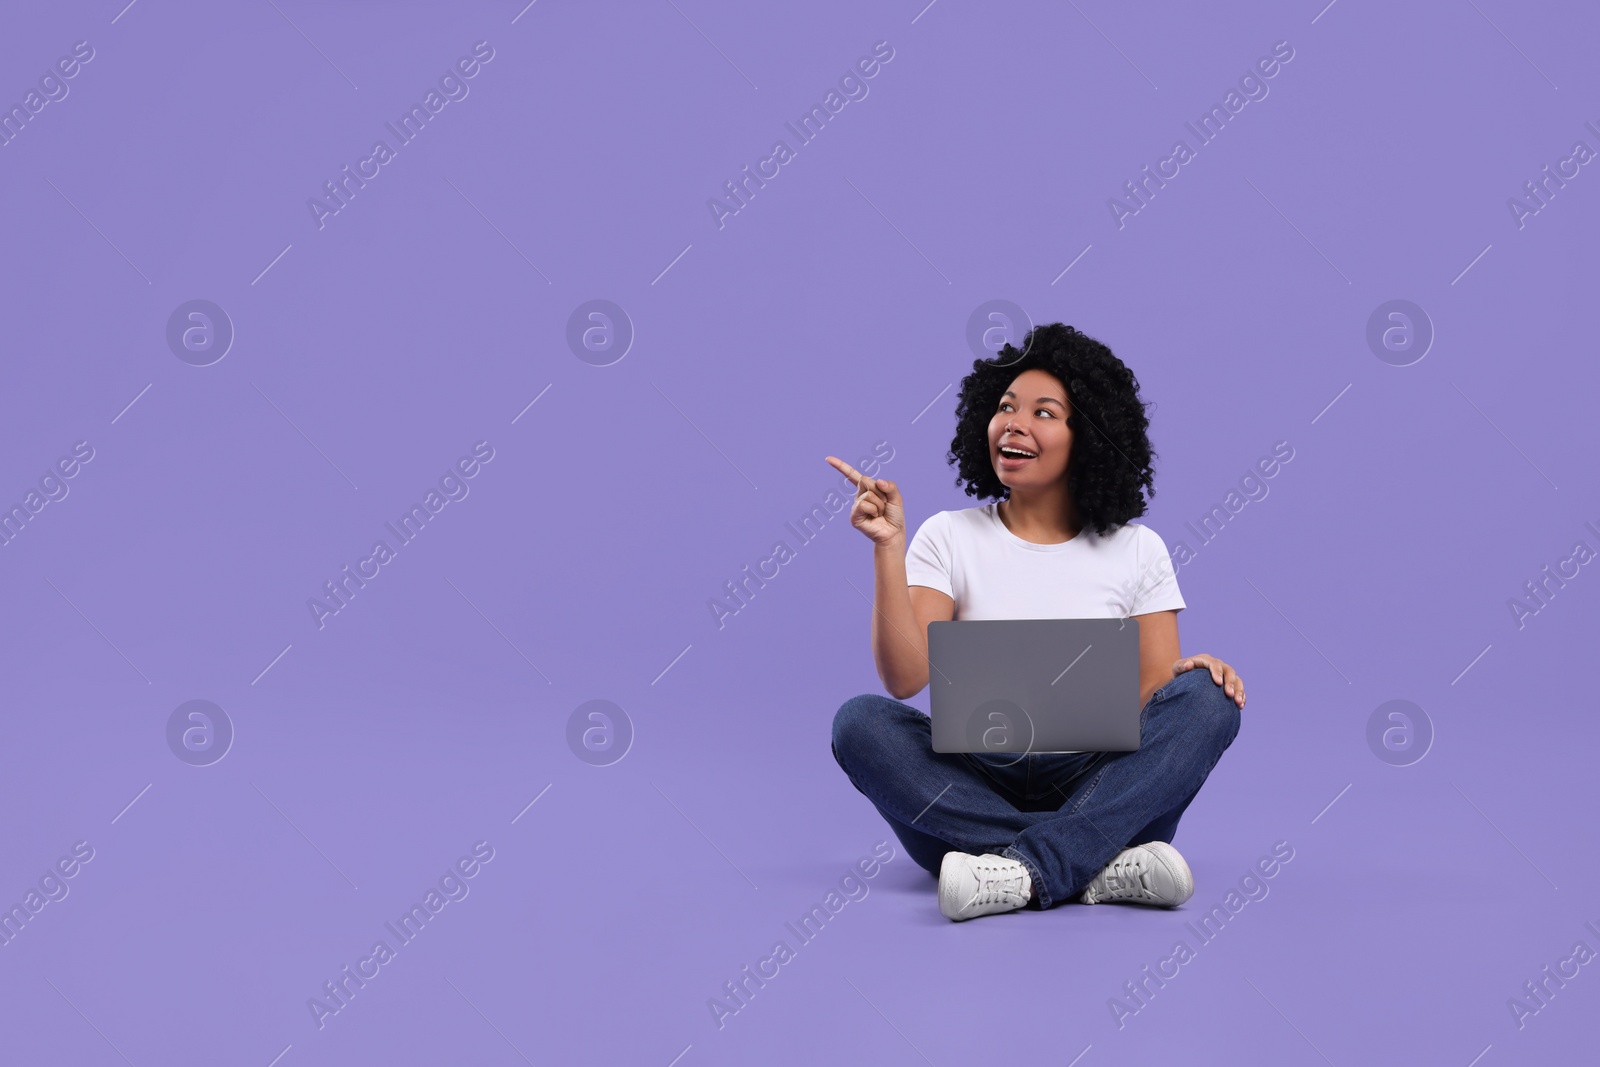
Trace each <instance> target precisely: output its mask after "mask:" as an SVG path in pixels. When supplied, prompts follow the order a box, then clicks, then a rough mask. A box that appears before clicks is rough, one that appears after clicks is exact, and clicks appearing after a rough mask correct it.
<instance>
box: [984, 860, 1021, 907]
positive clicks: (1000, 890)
mask: <svg viewBox="0 0 1600 1067" xmlns="http://www.w3.org/2000/svg"><path fill="white" fill-rule="evenodd" d="M1000 870H1001V867H1000V865H999V864H997V863H980V864H978V865H977V869H976V870H975V871H974V872H973V873H974V874H976V875H977V876H978V892H977V894H976V895H975V896H974V897H973V898H972V903H974V904H1000V903H1003V902H1009V901H1011V900H1015V899H1016V898H1018V897H1020V896H1022V874H1023V872H1022V871H1017V872H1016V873H1015V874H999V873H998V872H999V871H1000Z"/></svg>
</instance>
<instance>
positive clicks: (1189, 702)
mask: <svg viewBox="0 0 1600 1067" xmlns="http://www.w3.org/2000/svg"><path fill="white" fill-rule="evenodd" d="M1239 718H1240V717H1239V706H1238V705H1237V704H1235V703H1234V701H1233V697H1231V696H1229V695H1227V693H1225V692H1224V691H1223V689H1222V686H1220V685H1218V684H1217V683H1216V682H1213V681H1212V680H1211V672H1210V671H1208V670H1206V669H1205V668H1203V667H1202V668H1196V669H1193V670H1188V671H1184V672H1183V673H1182V674H1179V675H1178V676H1177V677H1176V678H1174V679H1173V680H1172V681H1170V682H1168V683H1167V684H1166V685H1165V686H1163V687H1161V688H1160V689H1158V690H1156V691H1155V692H1154V693H1153V694H1151V696H1150V700H1149V701H1148V702H1147V703H1146V704H1145V706H1144V708H1143V709H1142V710H1141V711H1140V712H1139V748H1138V749H1137V750H1136V751H1133V752H1039V753H1028V754H1026V755H1019V754H1017V753H985V752H978V753H965V752H963V753H946V752H935V751H933V733H932V726H931V723H932V720H931V719H929V718H928V716H926V715H924V714H923V713H922V712H920V711H918V710H917V709H916V708H913V707H911V706H910V705H908V704H902V703H901V702H900V701H898V700H891V699H890V698H889V697H886V696H882V695H880V694H876V693H866V694H863V695H861V696H857V697H852V698H851V699H849V700H847V701H845V702H844V704H843V706H841V707H840V708H839V711H838V714H836V715H835V716H834V717H833V758H834V759H835V760H837V761H838V763H839V766H840V767H841V768H843V769H844V772H845V774H846V775H848V776H849V778H850V782H851V784H852V785H854V786H855V787H856V789H858V790H860V792H861V793H862V794H863V795H864V796H866V798H867V799H868V800H870V801H872V803H873V806H874V807H876V808H877V809H878V812H879V814H881V815H882V816H883V817H884V819H885V820H887V821H888V823H889V826H890V828H891V829H892V830H894V833H895V836H896V837H898V838H899V839H900V843H901V844H903V845H904V846H905V849H906V852H907V854H908V855H910V856H911V858H912V859H913V860H915V861H916V862H917V864H918V865H919V866H921V867H923V868H924V869H926V870H927V871H929V872H930V873H932V874H935V875H937V874H938V873H939V865H940V863H941V862H942V861H943V859H944V854H945V853H946V852H952V851H954V852H968V853H972V854H973V855H982V854H983V853H997V854H999V855H1002V856H1006V857H1009V858H1011V859H1014V860H1020V861H1021V862H1022V863H1023V865H1024V866H1026V867H1027V869H1028V875H1029V876H1030V877H1031V878H1032V879H1033V886H1034V890H1035V891H1036V892H1037V893H1038V904H1039V907H1041V908H1049V907H1052V906H1054V905H1056V904H1060V903H1063V902H1065V901H1067V900H1071V899H1072V898H1073V897H1075V896H1076V895H1077V894H1079V893H1080V892H1082V891H1083V887H1084V886H1086V885H1088V884H1089V882H1090V881H1092V880H1093V879H1094V877H1095V876H1096V875H1097V874H1099V873H1100V871H1101V870H1102V869H1104V868H1105V865H1106V864H1107V863H1109V862H1111V859H1112V857H1113V856H1115V855H1116V854H1117V853H1119V852H1121V851H1122V850H1123V849H1125V848H1129V847H1131V846H1133V845H1141V844H1144V843H1145V842H1147V841H1166V842H1169V843H1170V842H1171V841H1172V835H1173V833H1174V831H1176V830H1177V827H1178V820H1179V819H1180V818H1181V817H1182V816H1183V812H1184V809H1185V808H1187V807H1188V806H1189V803H1190V801H1192V800H1194V798H1195V795H1196V794H1197V793H1199V791H1200V786H1201V785H1202V784H1204V782H1205V780H1206V776H1207V775H1209V774H1210V773H1211V768H1212V767H1215V766H1216V765H1217V761H1218V760H1219V759H1221V758H1222V753H1223V751H1224V750H1226V749H1227V747H1228V746H1229V745H1230V744H1232V743H1233V739H1234V737H1235V735H1237V734H1238V732H1239Z"/></svg>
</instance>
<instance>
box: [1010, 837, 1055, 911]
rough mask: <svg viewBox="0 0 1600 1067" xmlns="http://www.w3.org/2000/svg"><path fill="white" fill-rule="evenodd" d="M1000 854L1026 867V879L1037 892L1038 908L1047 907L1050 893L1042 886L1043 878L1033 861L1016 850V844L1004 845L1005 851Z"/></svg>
mask: <svg viewBox="0 0 1600 1067" xmlns="http://www.w3.org/2000/svg"><path fill="white" fill-rule="evenodd" d="M1000 855H1002V856H1004V857H1005V858H1006V859H1010V860H1016V861H1017V862H1018V863H1020V864H1022V866H1023V867H1024V868H1026V869H1027V872H1028V880H1029V881H1031V882H1032V883H1033V889H1034V892H1036V893H1038V894H1039V907H1040V908H1048V907H1050V906H1051V901H1050V894H1049V892H1048V891H1047V890H1046V889H1045V887H1044V879H1043V878H1042V877H1041V876H1040V874H1039V869H1038V868H1037V867H1035V866H1034V863H1033V861H1032V860H1030V859H1029V858H1028V857H1027V856H1024V855H1023V854H1022V853H1021V852H1019V851H1018V850H1017V846H1016V845H1007V846H1006V847H1005V851H1003V852H1001V853H1000Z"/></svg>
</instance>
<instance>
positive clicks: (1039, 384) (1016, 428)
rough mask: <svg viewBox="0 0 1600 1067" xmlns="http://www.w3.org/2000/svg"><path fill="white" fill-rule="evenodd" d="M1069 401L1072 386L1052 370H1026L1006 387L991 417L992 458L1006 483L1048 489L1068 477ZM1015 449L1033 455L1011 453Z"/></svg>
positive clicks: (990, 445)
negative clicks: (1065, 384) (1063, 381)
mask: <svg viewBox="0 0 1600 1067" xmlns="http://www.w3.org/2000/svg"><path fill="white" fill-rule="evenodd" d="M1069 403H1070V401H1069V400H1068V398H1067V390H1066V387H1065V386H1063V385H1062V384H1061V381H1060V379H1058V378H1057V377H1056V376H1055V375H1053V374H1051V373H1050V372H1049V371H1043V370H1038V369H1037V368H1035V369H1033V370H1025V371H1023V372H1022V373H1021V374H1019V375H1017V377H1016V378H1015V379H1014V380H1013V381H1012V383H1011V384H1010V385H1009V386H1007V387H1006V392H1005V394H1004V395H1003V396H1001V398H1000V402H999V403H998V404H997V405H996V406H995V412H994V416H993V417H992V418H991V419H990V420H989V462H991V463H992V464H994V470H995V473H996V474H997V475H999V477H1000V484H1002V485H1004V486H1006V487H1007V488H1009V489H1013V490H1015V489H1042V488H1045V487H1047V486H1049V485H1051V484H1052V483H1058V482H1060V481H1062V479H1064V478H1065V477H1066V472H1067V458H1068V456H1069V455H1071V452H1072V431H1071V430H1070V429H1069V428H1068V427H1067V416H1068V415H1070V414H1071V413H1072V408H1071V407H1070V406H1069ZM1002 449H1004V450H1005V451H1004V452H1002V451H1001V450H1002ZM1012 449H1017V450H1019V451H1021V452H1026V453H1031V454H1032V458H1028V457H1026V456H1014V455H1011V454H1010V453H1011V450H1012Z"/></svg>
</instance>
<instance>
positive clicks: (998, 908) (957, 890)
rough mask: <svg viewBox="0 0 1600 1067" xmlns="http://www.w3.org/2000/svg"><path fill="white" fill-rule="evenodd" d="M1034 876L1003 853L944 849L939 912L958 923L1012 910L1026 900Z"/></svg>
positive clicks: (1026, 901) (940, 873)
mask: <svg viewBox="0 0 1600 1067" xmlns="http://www.w3.org/2000/svg"><path fill="white" fill-rule="evenodd" d="M1032 892H1033V879H1032V878H1030V877H1028V868H1026V867H1024V866H1023V865H1022V863H1021V862H1019V861H1017V860H1013V859H1007V858H1006V857H1004V856H995V855H988V854H986V855H982V856H972V855H968V854H967V853H965V852H946V853H945V854H944V862H942V863H941V864H939V911H940V913H941V914H943V915H944V917H945V918H946V919H952V920H954V921H956V922H960V921H961V920H962V919H976V918H977V917H978V916H980V915H993V914H995V913H996V912H1002V911H1014V910H1016V909H1017V908H1020V907H1022V906H1023V905H1025V904H1027V903H1028V897H1029V895H1030V894H1031V893H1032Z"/></svg>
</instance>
